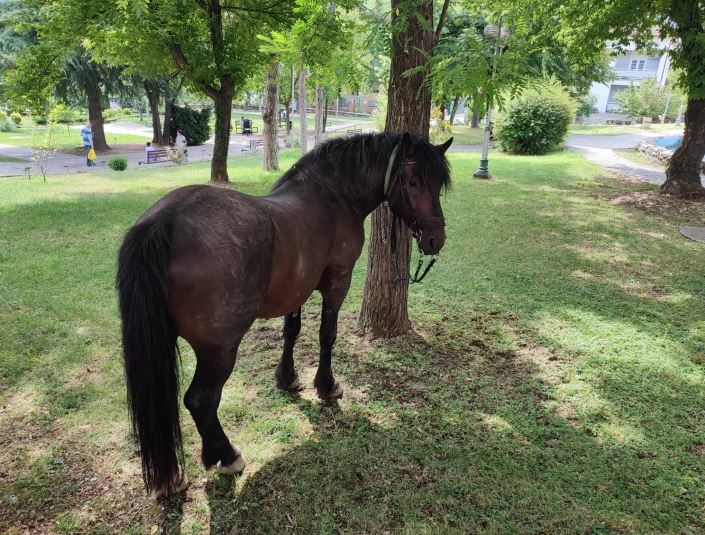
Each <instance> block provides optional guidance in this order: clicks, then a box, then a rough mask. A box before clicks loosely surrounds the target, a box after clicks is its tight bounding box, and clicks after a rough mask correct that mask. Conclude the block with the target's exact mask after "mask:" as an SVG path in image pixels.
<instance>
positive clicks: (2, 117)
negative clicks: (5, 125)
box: [0, 110, 8, 121]
mask: <svg viewBox="0 0 705 535" xmlns="http://www.w3.org/2000/svg"><path fill="white" fill-rule="evenodd" d="M7 118H8V117H7V112H6V111H5V110H0V121H4V120H5V119H7Z"/></svg>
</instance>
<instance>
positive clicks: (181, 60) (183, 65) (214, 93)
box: [169, 43, 220, 100]
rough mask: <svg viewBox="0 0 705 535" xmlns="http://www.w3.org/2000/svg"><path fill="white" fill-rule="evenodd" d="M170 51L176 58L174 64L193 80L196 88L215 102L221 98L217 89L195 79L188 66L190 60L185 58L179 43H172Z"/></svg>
mask: <svg viewBox="0 0 705 535" xmlns="http://www.w3.org/2000/svg"><path fill="white" fill-rule="evenodd" d="M169 51H170V52H171V56H172V57H173V58H174V63H176V65H177V66H178V67H179V69H181V70H182V71H183V73H184V75H185V76H187V77H188V78H190V79H191V81H192V82H193V83H194V84H195V85H196V87H198V88H199V89H200V90H201V91H203V92H204V93H205V94H206V95H208V96H209V97H210V98H212V99H213V100H216V99H218V98H219V97H220V92H219V91H218V90H217V89H216V88H215V87H213V86H212V85H208V84H206V83H204V82H200V81H198V80H196V79H195V78H194V77H193V72H192V71H191V66H190V65H189V64H188V60H187V59H186V56H184V52H183V50H181V46H180V45H179V44H178V43H171V44H170V45H169Z"/></svg>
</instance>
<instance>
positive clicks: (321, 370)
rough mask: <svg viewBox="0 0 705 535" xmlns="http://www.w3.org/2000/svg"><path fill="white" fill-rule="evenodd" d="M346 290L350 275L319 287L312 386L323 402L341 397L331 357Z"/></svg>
mask: <svg viewBox="0 0 705 535" xmlns="http://www.w3.org/2000/svg"><path fill="white" fill-rule="evenodd" d="M348 288H350V275H347V276H344V277H340V278H336V279H333V280H326V282H325V283H324V284H322V285H321V287H320V290H321V294H322V295H323V307H322V310H321V330H320V333H319V340H320V344H321V354H320V358H319V361H318V371H317V372H316V377H315V379H314V380H313V386H314V387H316V393H317V394H318V397H319V398H321V399H323V400H329V399H337V398H340V397H342V396H343V387H342V386H340V383H339V382H338V381H337V380H336V378H335V377H334V376H333V369H332V368H331V356H332V353H333V345H334V344H335V339H336V337H337V335H338V311H339V310H340V306H341V305H342V304H343V300H344V299H345V296H346V295H347V293H348Z"/></svg>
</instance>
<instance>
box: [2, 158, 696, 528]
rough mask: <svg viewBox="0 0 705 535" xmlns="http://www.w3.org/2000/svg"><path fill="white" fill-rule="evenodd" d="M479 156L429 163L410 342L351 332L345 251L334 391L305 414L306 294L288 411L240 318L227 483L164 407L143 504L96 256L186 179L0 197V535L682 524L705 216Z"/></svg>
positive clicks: (540, 167) (271, 359) (34, 186)
mask: <svg viewBox="0 0 705 535" xmlns="http://www.w3.org/2000/svg"><path fill="white" fill-rule="evenodd" d="M478 158H479V155H478V154H469V153H467V154H464V153H452V154H451V156H450V159H451V163H452V166H453V174H454V180H455V186H454V189H453V190H452V191H451V192H450V193H449V194H448V195H447V197H446V199H445V201H444V209H445V213H446V218H447V221H448V227H447V231H448V241H447V244H446V247H445V249H444V250H443V252H442V254H441V257H440V261H439V262H438V264H437V265H436V267H435V268H434V269H433V270H432V272H431V274H430V275H429V277H428V278H427V279H426V280H425V281H424V283H423V284H420V285H414V286H412V288H411V289H410V313H411V316H412V318H413V320H414V324H415V327H416V330H417V332H418V334H416V335H410V336H407V337H403V338H399V339H396V340H391V341H386V342H385V341H368V340H364V339H361V338H359V337H358V336H357V335H356V334H355V333H354V329H355V319H356V314H357V311H358V310H359V306H360V300H361V294H362V288H363V282H364V276H365V273H364V271H365V265H366V261H365V258H364V257H363V258H361V259H360V261H359V262H358V265H357V268H356V270H355V272H354V276H353V285H352V289H351V292H350V295H349V296H348V299H347V301H346V303H345V305H344V309H343V311H342V312H341V319H340V325H339V338H338V344H337V346H336V351H335V356H334V367H335V369H336V370H337V373H338V377H339V379H340V380H341V381H342V383H343V384H344V386H345V388H346V393H345V397H344V398H343V399H342V400H341V401H340V402H339V403H338V404H335V405H323V404H321V403H319V402H318V401H317V400H316V399H315V397H314V395H313V392H312V389H311V388H310V384H311V381H312V378H313V374H314V372H315V362H316V360H317V352H318V326H319V325H318V307H319V305H320V299H319V298H318V297H314V298H313V299H312V300H311V303H309V305H308V306H307V307H306V308H305V311H304V314H303V320H304V321H303V330H302V334H301V337H300V339H299V342H298V344H297V346H296V352H295V354H296V361H297V366H298V369H299V375H300V377H301V379H302V382H303V383H304V384H306V385H309V387H308V388H307V389H306V390H305V391H304V392H303V393H302V395H301V396H300V397H299V398H292V397H289V396H287V395H284V394H281V393H279V392H277V391H276V389H275V388H274V381H273V373H274V367H275V365H276V363H277V360H278V357H279V355H280V351H281V347H280V346H281V340H280V338H279V332H280V327H281V322H280V321H279V320H272V321H259V322H257V323H255V325H254V326H253V328H252V330H251V332H250V333H249V334H248V335H247V337H246V339H245V341H244V342H243V344H242V346H241V350H240V356H239V359H238V363H237V365H236V369H235V371H234V373H233V375H232V377H231V378H230V381H229V382H228V385H227V386H226V389H225V391H224V395H223V400H222V404H221V409H220V415H221V421H222V422H223V425H224V427H225V428H226V430H227V432H228V433H229V434H230V436H231V438H232V439H233V441H234V442H236V443H237V444H239V445H240V446H241V447H242V449H243V453H244V455H245V457H246V458H247V460H248V461H249V465H248V467H247V469H246V471H245V474H244V476H242V477H239V478H235V479H232V478H229V477H222V476H219V475H217V474H215V473H213V472H208V473H206V472H204V471H203V469H202V468H201V467H200V465H199V461H198V457H199V447H198V439H197V434H196V431H195V428H194V425H193V422H192V420H191V419H190V417H187V416H186V415H182V423H183V429H184V434H185V442H186V454H187V463H188V466H187V471H188V473H189V476H190V479H191V481H192V484H191V487H190V488H189V490H188V492H187V495H186V496H187V497H186V498H185V499H184V498H183V497H177V498H173V499H171V500H170V501H168V502H165V503H156V502H154V501H153V500H151V499H149V498H147V497H146V496H145V494H144V492H143V490H142V488H141V481H140V475H139V463H138V460H137V457H136V454H135V451H134V449H133V447H132V446H131V443H130V441H129V438H128V425H127V420H126V410H125V399H124V397H125V394H124V384H123V373H122V367H121V360H120V350H119V345H120V340H119V328H120V327H119V322H118V318H117V310H116V296H115V290H114V287H113V278H114V273H115V255H116V251H117V248H118V246H119V244H120V240H121V237H122V235H123V233H124V232H125V231H126V229H127V228H128V227H129V226H130V225H131V224H132V223H133V222H134V221H135V219H136V218H137V217H138V216H139V215H140V214H141V213H142V212H143V211H144V210H145V209H146V208H147V207H149V206H150V205H151V204H152V203H153V202H154V201H155V200H156V199H158V198H159V197H160V196H161V195H163V194H164V193H166V192H167V191H169V190H171V189H173V188H175V187H177V186H181V185H184V184H191V183H199V182H205V181H206V180H207V177H208V164H206V163H204V164H192V165H188V166H181V167H174V168H169V169H168V170H166V169H148V170H133V171H128V172H124V173H116V172H110V171H108V172H104V173H102V174H101V173H95V174H93V173H92V174H91V175H90V176H87V175H75V176H50V177H48V179H47V182H46V183H43V182H41V181H36V180H35V181H27V180H21V179H8V180H3V181H0V228H2V229H3V232H2V234H0V311H1V312H0V429H2V430H3V432H2V433H0V532H4V533H11V534H16V533H24V532H32V533H105V534H113V533H130V534H137V533H158V532H160V533H184V534H196V533H204V532H208V531H209V530H210V532H211V533H247V534H257V533H271V534H281V533H301V534H333V533H336V534H362V533H370V534H372V533H374V534H383V533H389V534H408V535H412V534H413V535H416V534H467V533H492V534H510V533H544V534H547V533H565V534H578V533H580V534H645V533H659V534H688V533H691V534H696V533H703V531H704V530H705V509H703V503H705V382H704V379H705V319H704V318H705V286H704V285H703V279H704V277H705V264H704V263H703V262H702V255H703V245H702V244H699V243H695V242H691V241H688V240H685V239H683V238H682V237H681V236H680V235H679V233H678V230H677V225H678V224H682V223H689V222H690V223H700V224H705V217H704V216H703V215H702V214H703V211H702V209H701V208H699V207H696V208H694V209H693V210H691V211H685V212H683V211H681V212H679V214H680V215H679V216H678V217H677V218H675V217H673V216H670V215H669V214H670V213H671V212H668V211H659V210H657V209H655V208H653V206H652V207H651V208H650V209H649V211H645V209H642V208H641V205H640V204H638V202H637V201H638V200H639V199H643V198H652V197H649V196H650V195H652V192H653V190H652V189H651V187H650V186H642V185H634V184H623V183H619V182H616V181H611V180H607V179H600V178H598V176H597V175H598V170H597V168H596V167H595V166H593V165H592V164H589V163H587V162H586V161H585V160H584V159H583V158H582V157H581V156H580V155H578V154H573V153H556V154H550V155H547V156H543V157H517V156H508V155H504V154H500V153H494V154H493V156H492V172H493V175H494V176H495V178H494V179H493V180H491V181H478V180H474V179H472V178H471V174H472V172H473V171H474V170H475V169H476V168H477V165H478ZM282 163H283V165H284V166H289V165H291V164H292V163H293V154H292V153H288V154H286V155H284V156H283V158H282ZM231 176H232V178H233V179H234V180H235V184H234V186H235V187H236V188H238V189H240V190H242V191H245V192H247V193H252V194H263V193H265V192H266V191H267V190H268V188H269V187H270V185H271V183H272V182H273V181H274V180H275V178H276V177H277V173H263V172H262V171H260V162H259V158H258V157H244V158H237V159H233V160H232V163H231ZM625 199H626V200H625ZM630 199H632V200H635V202H634V203H632V202H631V201H630ZM182 352H183V368H184V382H185V383H186V384H187V383H188V381H189V380H190V378H191V375H192V374H193V370H194V358H193V354H192V352H191V350H190V348H188V347H187V346H186V345H185V344H182ZM160 528H161V529H163V531H160Z"/></svg>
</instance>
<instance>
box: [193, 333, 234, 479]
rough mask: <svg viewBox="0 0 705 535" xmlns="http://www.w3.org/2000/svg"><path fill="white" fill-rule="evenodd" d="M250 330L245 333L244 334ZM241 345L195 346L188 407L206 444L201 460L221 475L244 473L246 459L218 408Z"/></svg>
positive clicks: (204, 444)
mask: <svg viewBox="0 0 705 535" xmlns="http://www.w3.org/2000/svg"><path fill="white" fill-rule="evenodd" d="M245 330H246V329H244V330H243V333H244V331H245ZM241 338H242V336H240V337H239V338H238V339H237V342H235V343H234V344H233V343H230V344H224V345H203V346H197V347H194V350H195V352H196V358H197V363H196V373H195V374H194V376H193V380H192V381H191V386H189V388H188V390H187V391H186V396H185V397H184V404H185V405H186V408H188V410H189V412H190V413H191V416H192V417H193V420H194V422H196V428H197V429H198V433H199V434H200V435H201V439H202V441H203V450H202V455H201V458H202V460H203V464H204V465H205V467H206V468H210V467H211V466H214V465H217V466H218V471H219V472H221V473H229V474H233V473H240V472H242V470H243V469H244V468H245V460H244V459H243V457H242V455H241V454H240V451H239V450H238V449H237V448H235V447H234V446H233V445H232V444H231V443H230V440H228V437H227V436H226V435H225V432H224V431H223V428H222V427H221V425H220V421H219V420H218V405H219V404H220V396H221V393H222V391H223V386H224V385H225V382H226V381H227V379H228V377H229V376H230V373H231V372H232V370H233V366H234V365H235V357H236V355H237V348H238V345H239V344H240V339H241Z"/></svg>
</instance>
